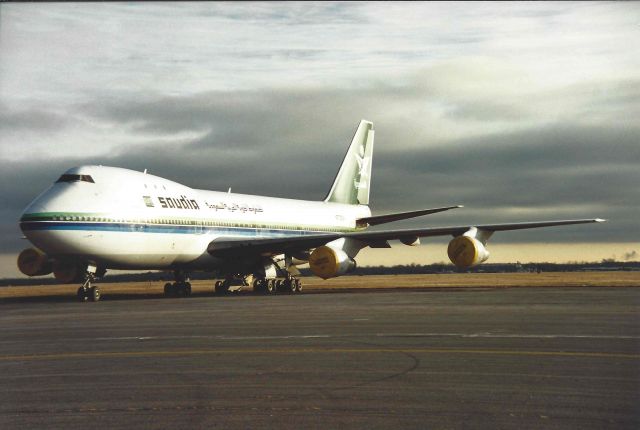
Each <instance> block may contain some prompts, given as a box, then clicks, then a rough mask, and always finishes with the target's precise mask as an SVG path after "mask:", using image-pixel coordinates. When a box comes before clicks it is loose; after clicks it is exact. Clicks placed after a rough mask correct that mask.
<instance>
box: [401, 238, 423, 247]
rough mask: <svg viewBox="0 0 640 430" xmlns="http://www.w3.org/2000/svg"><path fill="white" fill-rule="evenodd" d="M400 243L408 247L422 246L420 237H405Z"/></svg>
mask: <svg viewBox="0 0 640 430" xmlns="http://www.w3.org/2000/svg"><path fill="white" fill-rule="evenodd" d="M400 242H402V243H403V244H405V245H407V246H418V245H420V238H419V237H418V236H404V237H401V238H400Z"/></svg>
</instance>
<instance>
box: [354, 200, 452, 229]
mask: <svg viewBox="0 0 640 430" xmlns="http://www.w3.org/2000/svg"><path fill="white" fill-rule="evenodd" d="M462 207H464V206H462V205H456V206H447V207H444V208H435V209H422V210H419V211H411V212H397V213H393V214H387V215H378V216H370V217H367V218H358V219H357V220H356V224H357V225H359V226H360V225H362V226H365V227H366V225H367V224H368V225H378V224H385V223H388V222H393V221H400V220H403V219H409V218H415V217H419V216H423V215H430V214H435V213H438V212H444V211H448V210H450V209H458V208H462Z"/></svg>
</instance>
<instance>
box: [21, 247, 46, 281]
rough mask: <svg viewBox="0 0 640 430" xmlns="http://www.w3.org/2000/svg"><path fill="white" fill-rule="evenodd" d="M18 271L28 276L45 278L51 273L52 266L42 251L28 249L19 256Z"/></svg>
mask: <svg viewBox="0 0 640 430" xmlns="http://www.w3.org/2000/svg"><path fill="white" fill-rule="evenodd" d="M18 269H19V270H20V271H21V272H22V273H24V274H25V275H27V276H43V275H48V274H49V273H51V270H52V264H51V260H49V257H47V256H46V254H45V253H43V252H42V251H40V250H37V249H35V248H27V249H25V250H24V251H22V252H21V253H20V254H19V255H18Z"/></svg>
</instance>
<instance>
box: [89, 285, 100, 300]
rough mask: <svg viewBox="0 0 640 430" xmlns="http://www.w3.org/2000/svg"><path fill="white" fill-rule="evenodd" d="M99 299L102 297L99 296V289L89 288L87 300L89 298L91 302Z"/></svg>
mask: <svg viewBox="0 0 640 430" xmlns="http://www.w3.org/2000/svg"><path fill="white" fill-rule="evenodd" d="M100 297H102V295H101V294H100V288H98V287H91V288H89V295H88V298H91V301H92V302H98V301H100Z"/></svg>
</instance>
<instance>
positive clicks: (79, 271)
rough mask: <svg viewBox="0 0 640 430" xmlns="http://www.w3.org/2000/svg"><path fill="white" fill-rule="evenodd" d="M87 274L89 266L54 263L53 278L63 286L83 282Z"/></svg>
mask: <svg viewBox="0 0 640 430" xmlns="http://www.w3.org/2000/svg"><path fill="white" fill-rule="evenodd" d="M86 272H87V264H80V263H77V262H67V261H56V262H54V263H53V276H55V277H56V280H57V281H58V282H60V283H61V284H71V283H74V282H80V281H82V278H83V277H84V275H85V273H86Z"/></svg>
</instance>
